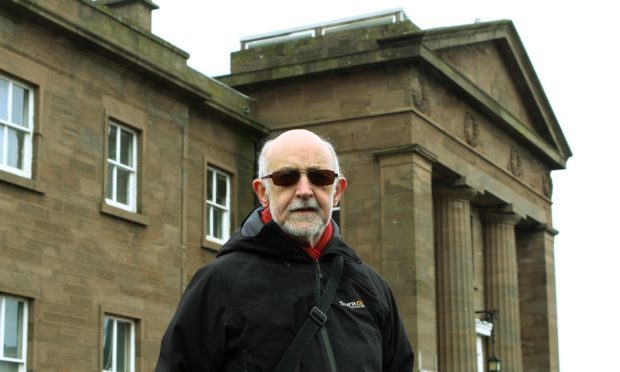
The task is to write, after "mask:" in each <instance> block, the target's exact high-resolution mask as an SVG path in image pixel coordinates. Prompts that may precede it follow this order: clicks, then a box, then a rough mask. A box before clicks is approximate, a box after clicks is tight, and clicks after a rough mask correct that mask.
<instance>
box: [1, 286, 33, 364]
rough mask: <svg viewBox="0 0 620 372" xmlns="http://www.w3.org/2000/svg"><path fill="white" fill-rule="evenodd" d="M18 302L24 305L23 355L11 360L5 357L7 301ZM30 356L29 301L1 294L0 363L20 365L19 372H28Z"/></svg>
mask: <svg viewBox="0 0 620 372" xmlns="http://www.w3.org/2000/svg"><path fill="white" fill-rule="evenodd" d="M7 299H12V300H17V302H21V303H23V304H24V313H23V316H22V325H21V326H22V332H23V334H22V335H21V336H22V346H21V348H22V355H21V358H18V359H16V358H9V357H5V356H4V333H5V327H6V300H7ZM27 356H28V301H27V300H25V299H23V298H19V297H14V296H6V295H1V294H0V361H2V362H8V363H15V364H17V365H18V367H17V370H18V371H19V372H26V360H27Z"/></svg>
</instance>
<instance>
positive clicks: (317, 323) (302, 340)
mask: <svg viewBox="0 0 620 372" xmlns="http://www.w3.org/2000/svg"><path fill="white" fill-rule="evenodd" d="M343 266H344V260H343V258H342V256H340V255H339V256H336V259H335V265H334V269H333V270H332V273H331V275H330V276H329V279H328V280H327V285H326V287H325V291H323V294H322V295H321V298H319V302H318V303H317V304H316V306H314V307H313V308H312V310H310V314H308V317H307V318H306V321H305V322H304V324H303V325H302V326H301V329H300V330H299V332H297V335H296V336H295V338H294V339H293V341H291V343H290V345H288V349H286V352H285V353H284V355H282V358H281V359H280V362H279V363H278V365H277V366H276V368H275V369H274V370H273V372H290V371H292V370H293V368H294V367H295V365H296V364H297V362H298V361H299V358H301V355H302V354H303V352H304V350H305V349H306V347H307V346H308V343H310V340H311V339H312V337H313V336H314V334H315V333H316V331H318V330H319V329H320V328H321V327H322V326H323V325H324V324H325V322H327V312H328V311H329V305H330V304H331V303H332V300H333V299H334V296H335V295H336V289H338V284H339V283H340V278H342V271H343Z"/></svg>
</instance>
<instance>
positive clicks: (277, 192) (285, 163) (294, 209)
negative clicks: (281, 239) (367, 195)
mask: <svg viewBox="0 0 620 372" xmlns="http://www.w3.org/2000/svg"><path fill="white" fill-rule="evenodd" d="M266 160H267V173H268V174H271V173H273V172H275V171H282V170H298V171H300V172H301V173H305V172H307V171H308V170H312V169H329V170H333V171H335V169H334V167H335V164H334V159H333V157H332V155H331V153H330V151H329V149H328V148H327V146H326V145H325V143H323V142H322V141H321V140H320V139H319V138H318V137H316V136H314V135H312V134H311V133H310V132H305V131H302V132H301V133H298V131H293V133H291V132H287V133H285V134H283V135H282V136H280V137H278V138H277V139H276V140H274V142H273V143H272V144H271V146H270V148H269V151H268V154H267V158H266ZM257 181H259V180H255V184H254V188H255V191H256V193H257V195H258V196H259V199H260V200H261V203H262V204H263V206H264V207H267V206H268V207H269V209H270V211H271V215H272V217H273V219H274V220H275V221H276V222H277V223H278V224H279V225H280V226H281V227H282V228H283V229H284V231H285V232H287V233H288V234H289V235H291V236H293V237H296V238H298V239H300V240H302V241H305V242H306V243H308V244H310V245H314V243H316V241H318V239H319V238H320V237H321V235H322V234H323V230H324V229H325V226H326V225H327V223H328V221H329V219H330V217H331V211H332V207H333V206H334V205H336V204H337V202H338V200H339V199H340V196H341V194H342V191H344V188H345V187H346V181H345V180H344V179H337V180H336V181H335V182H334V183H333V184H330V185H327V186H321V185H315V184H313V183H312V182H310V180H309V179H308V176H307V175H306V174H302V175H301V177H300V178H299V180H298V181H297V183H295V184H294V185H291V186H277V185H275V184H273V181H272V180H271V179H263V180H260V183H261V184H260V185H258V184H257ZM267 182H269V183H270V184H268V185H265V184H266V183H267ZM257 186H258V187H257ZM265 186H267V187H266V188H265ZM261 187H262V188H264V190H263V189H262V188H261Z"/></svg>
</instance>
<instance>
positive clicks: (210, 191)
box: [207, 169, 213, 201]
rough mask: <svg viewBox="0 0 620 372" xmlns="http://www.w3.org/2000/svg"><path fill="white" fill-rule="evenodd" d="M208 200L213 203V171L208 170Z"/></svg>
mask: <svg viewBox="0 0 620 372" xmlns="http://www.w3.org/2000/svg"><path fill="white" fill-rule="evenodd" d="M207 200H208V201H213V171H212V170H211V169H208V170H207Z"/></svg>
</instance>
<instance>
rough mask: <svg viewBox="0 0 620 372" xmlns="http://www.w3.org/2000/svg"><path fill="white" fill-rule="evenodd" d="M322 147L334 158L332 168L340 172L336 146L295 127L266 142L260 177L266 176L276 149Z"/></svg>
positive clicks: (261, 160)
mask: <svg viewBox="0 0 620 372" xmlns="http://www.w3.org/2000/svg"><path fill="white" fill-rule="evenodd" d="M321 147H323V148H324V149H325V150H327V151H328V153H329V156H330V157H331V159H332V166H333V168H332V169H333V170H334V171H335V172H336V173H339V174H340V173H341V172H340V164H339V162H338V156H337V155H336V151H335V150H334V147H333V146H332V145H331V144H330V143H329V142H328V141H327V140H325V139H323V138H321V137H319V136H317V135H316V134H314V133H312V132H310V131H309V130H306V129H293V130H289V131H286V132H284V133H282V134H280V135H279V136H278V137H276V138H274V139H272V140H269V141H267V142H265V144H264V145H263V148H262V150H261V152H260V155H259V157H258V177H259V178H260V177H264V176H266V175H267V173H268V171H269V170H270V165H271V160H272V159H271V158H273V157H274V156H273V153H274V150H275V152H279V151H282V150H285V151H286V150H287V149H293V150H300V149H302V148H308V150H307V151H313V150H314V151H316V150H319V151H320V148H321ZM270 155H271V156H270Z"/></svg>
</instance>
